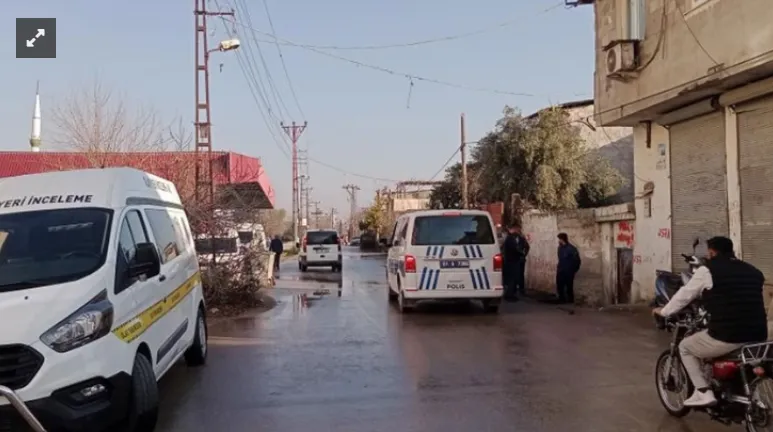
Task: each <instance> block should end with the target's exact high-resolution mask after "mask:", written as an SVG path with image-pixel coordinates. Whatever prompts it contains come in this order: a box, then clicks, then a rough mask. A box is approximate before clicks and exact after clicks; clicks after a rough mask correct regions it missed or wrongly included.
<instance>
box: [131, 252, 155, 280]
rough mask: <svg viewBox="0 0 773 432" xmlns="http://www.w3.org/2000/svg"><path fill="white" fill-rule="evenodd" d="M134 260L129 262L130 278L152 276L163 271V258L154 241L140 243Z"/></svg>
mask: <svg viewBox="0 0 773 432" xmlns="http://www.w3.org/2000/svg"><path fill="white" fill-rule="evenodd" d="M136 248H137V249H136V252H135V255H134V260H132V263H131V264H129V278H131V279H134V278H139V277H143V276H144V277H145V278H152V277H153V276H156V275H157V274H159V273H161V258H160V257H159V256H158V249H156V245H154V244H153V243H138V244H137V246H136Z"/></svg>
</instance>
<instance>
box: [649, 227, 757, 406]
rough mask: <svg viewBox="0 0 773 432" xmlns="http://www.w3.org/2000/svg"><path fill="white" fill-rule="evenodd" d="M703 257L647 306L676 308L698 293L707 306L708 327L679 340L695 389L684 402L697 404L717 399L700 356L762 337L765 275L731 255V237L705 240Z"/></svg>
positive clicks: (672, 311) (709, 356) (716, 354)
mask: <svg viewBox="0 0 773 432" xmlns="http://www.w3.org/2000/svg"><path fill="white" fill-rule="evenodd" d="M706 244H707V246H708V252H709V257H708V258H709V259H708V260H707V262H706V264H705V265H704V266H701V267H699V268H697V269H696V270H695V273H694V274H693V276H692V278H691V279H690V281H689V282H687V284H685V285H684V286H683V287H682V288H680V289H679V291H677V292H676V294H675V295H674V297H673V298H672V299H671V300H670V301H669V302H668V304H667V305H666V306H664V307H663V308H656V309H654V310H653V313H654V314H658V315H661V316H663V317H668V316H672V315H674V314H676V313H678V312H679V311H680V310H681V309H683V308H684V307H685V306H687V305H689V304H690V303H691V302H692V301H693V300H695V299H697V298H698V297H701V296H702V301H703V306H704V308H705V309H706V312H708V315H709V323H708V329H707V330H703V331H701V332H698V333H695V334H693V335H691V336H689V337H686V338H684V340H682V342H681V343H680V344H679V354H680V356H681V358H682V364H683V365H684V368H685V370H686V371H687V374H688V375H689V377H690V380H691V381H692V383H693V386H694V387H695V392H694V393H693V394H692V396H690V397H689V398H687V399H686V400H685V401H684V405H685V406H689V407H703V406H709V405H713V404H715V403H716V402H717V399H716V396H715V395H714V391H713V390H712V389H711V386H710V385H709V383H708V381H707V380H706V377H705V376H704V375H703V367H702V363H703V360H704V359H705V360H708V359H712V358H717V357H721V356H723V355H725V354H728V353H730V352H732V351H735V350H737V349H739V348H740V347H741V346H743V345H745V344H749V343H755V342H764V341H766V340H767V339H768V325H767V316H766V314H765V301H764V299H763V295H762V286H763V283H764V282H765V277H764V276H763V274H762V272H761V271H759V270H758V269H757V268H756V267H754V266H753V265H751V264H749V263H747V262H744V261H741V260H740V259H738V258H736V256H735V252H734V251H733V241H732V240H730V239H729V238H727V237H713V238H711V239H709V240H708V241H707V242H706Z"/></svg>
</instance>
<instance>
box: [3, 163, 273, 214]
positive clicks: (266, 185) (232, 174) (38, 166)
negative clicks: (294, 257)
mask: <svg viewBox="0 0 773 432" xmlns="http://www.w3.org/2000/svg"><path fill="white" fill-rule="evenodd" d="M116 166H128V167H132V168H137V169H141V170H143V171H147V172H150V173H152V174H155V175H157V176H160V177H163V178H165V179H167V180H170V181H172V182H173V183H175V185H176V186H177V188H178V190H179V191H180V194H181V195H184V194H185V191H187V190H193V189H192V188H193V185H194V184H195V181H194V180H195V179H194V177H195V169H196V153H195V152H171V151H169V152H150V153H144V152H142V153H141V152H128V153H93V154H92V153H82V152H39V153H33V152H29V151H27V152H3V151H0V178H2V177H14V176H19V175H25V174H37V173H42V172H49V171H62V170H71V169H82V168H94V167H116ZM212 169H213V174H214V175H213V179H214V182H215V185H216V186H232V187H238V188H239V189H240V190H250V192H252V193H255V192H258V191H259V192H261V198H262V199H261V201H263V202H264V203H265V204H266V207H268V208H273V207H274V188H273V187H272V186H271V181H270V180H269V178H268V175H267V174H266V172H265V170H264V169H263V164H262V163H261V161H260V159H258V158H254V157H250V156H245V155H242V154H239V153H233V152H212Z"/></svg>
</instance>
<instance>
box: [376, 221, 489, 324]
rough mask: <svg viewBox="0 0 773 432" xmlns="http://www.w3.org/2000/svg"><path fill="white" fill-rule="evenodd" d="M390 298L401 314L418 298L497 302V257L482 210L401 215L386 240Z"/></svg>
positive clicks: (486, 306)
mask: <svg viewBox="0 0 773 432" xmlns="http://www.w3.org/2000/svg"><path fill="white" fill-rule="evenodd" d="M387 246H388V247H389V253H388V258H387V286H388V288H389V300H390V301H397V304H398V307H399V310H400V312H406V311H407V310H409V309H411V308H412V307H414V306H415V304H416V303H417V302H419V301H421V300H458V299H467V300H480V301H481V302H482V303H483V307H484V309H485V310H486V311H487V312H492V313H496V312H498V311H499V305H500V303H501V301H502V294H503V286H502V255H501V253H500V250H499V244H498V241H497V239H496V237H495V234H494V224H493V222H492V220H491V216H489V214H488V213H487V212H484V211H479V210H423V211H417V212H412V213H409V214H405V215H403V216H400V217H399V218H398V219H397V221H396V222H395V224H394V227H393V229H392V236H391V239H390V240H388V241H387Z"/></svg>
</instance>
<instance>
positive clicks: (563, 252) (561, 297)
mask: <svg viewBox="0 0 773 432" xmlns="http://www.w3.org/2000/svg"><path fill="white" fill-rule="evenodd" d="M581 265H582V260H581V259H580V252H579V251H578V250H577V248H576V247H575V246H574V245H573V244H571V243H569V236H568V235H566V233H559V234H558V266H557V268H556V291H557V294H558V302H559V303H574V276H575V275H576V274H577V272H578V271H579V270H580V266H581Z"/></svg>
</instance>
